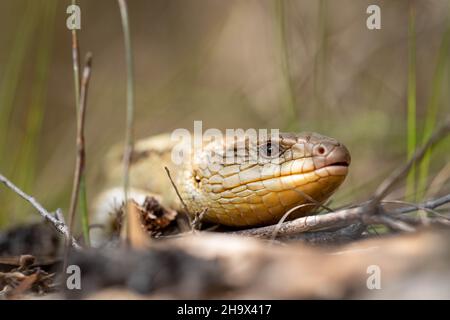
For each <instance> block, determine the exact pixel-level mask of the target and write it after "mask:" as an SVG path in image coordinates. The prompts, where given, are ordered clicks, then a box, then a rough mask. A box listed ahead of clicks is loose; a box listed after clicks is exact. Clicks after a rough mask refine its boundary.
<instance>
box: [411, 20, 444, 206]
mask: <svg viewBox="0 0 450 320" xmlns="http://www.w3.org/2000/svg"><path fill="white" fill-rule="evenodd" d="M449 44H450V25H449V26H448V27H447V30H446V32H445V33H444V36H443V38H442V42H441V47H440V49H439V57H438V60H437V64H436V69H435V71H434V75H433V81H432V88H431V96H430V100H429V102H428V105H427V113H426V117H425V126H424V131H423V138H422V143H424V142H425V141H426V140H428V139H429V137H430V136H431V134H432V133H433V131H434V129H435V125H436V119H437V114H438V110H439V98H440V96H441V89H442V82H443V79H444V75H445V66H446V63H447V62H448V55H449ZM431 155H432V150H431V149H430V150H428V151H427V153H426V154H425V156H424V158H423V160H422V161H421V163H420V164H419V180H418V199H419V200H421V199H422V198H423V197H424V195H425V193H426V186H427V181H428V171H429V166H430V159H431Z"/></svg>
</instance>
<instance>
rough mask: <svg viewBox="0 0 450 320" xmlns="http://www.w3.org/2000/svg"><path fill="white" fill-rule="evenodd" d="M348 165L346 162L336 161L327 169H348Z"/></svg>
mask: <svg viewBox="0 0 450 320" xmlns="http://www.w3.org/2000/svg"><path fill="white" fill-rule="evenodd" d="M348 166H350V163H349V162H348V161H338V162H334V163H331V164H329V165H328V167H348Z"/></svg>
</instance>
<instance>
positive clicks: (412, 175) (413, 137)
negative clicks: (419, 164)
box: [405, 7, 417, 201]
mask: <svg viewBox="0 0 450 320" xmlns="http://www.w3.org/2000/svg"><path fill="white" fill-rule="evenodd" d="M415 16H416V13H415V9H414V7H411V9H410V15H409V26H408V106H407V108H408V109H407V141H406V146H407V160H409V159H410V158H411V157H412V155H413V154H414V151H415V150H416V147H417V129H416V26H415V19H416V17H415ZM415 184H416V168H415V166H413V167H412V168H411V171H410V172H409V174H408V177H407V179H406V191H405V195H406V200H407V201H414V197H415V189H416V185H415Z"/></svg>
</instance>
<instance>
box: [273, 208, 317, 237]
mask: <svg viewBox="0 0 450 320" xmlns="http://www.w3.org/2000/svg"><path fill="white" fill-rule="evenodd" d="M313 205H315V203H303V204H301V205H299V206H296V207H293V208H292V209H290V210H288V211H287V212H286V213H285V214H284V215H283V216H282V217H281V219H280V220H279V221H278V223H277V225H276V228H275V230H274V231H273V234H272V241H274V240H275V239H276V237H277V234H278V231H279V230H280V227H281V224H282V223H283V222H284V220H286V219H287V217H289V215H290V214H291V213H292V212H294V211H296V210H297V209H300V208H304V207H307V206H313Z"/></svg>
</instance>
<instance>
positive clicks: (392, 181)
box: [372, 119, 450, 205]
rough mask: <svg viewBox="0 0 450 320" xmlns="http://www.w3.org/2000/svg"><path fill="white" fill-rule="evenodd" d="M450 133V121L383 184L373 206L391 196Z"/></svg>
mask: <svg viewBox="0 0 450 320" xmlns="http://www.w3.org/2000/svg"><path fill="white" fill-rule="evenodd" d="M449 133H450V119H449V120H447V121H446V122H444V124H443V125H442V126H441V127H440V128H439V129H437V130H436V131H435V132H434V133H433V134H432V135H431V137H430V139H428V141H427V142H426V143H425V144H424V145H423V146H422V147H420V148H419V149H418V150H417V151H416V152H415V153H414V155H413V156H412V157H411V159H410V160H409V161H408V162H407V163H406V164H405V165H404V166H402V167H400V168H398V169H397V170H395V171H394V172H393V173H392V174H391V175H390V176H389V177H388V178H387V179H385V180H384V181H383V183H381V185H380V186H379V187H378V189H377V190H376V191H375V195H374V197H373V198H372V205H378V204H379V203H380V201H381V200H382V199H383V198H384V197H386V196H387V195H388V194H389V192H390V191H391V189H392V188H393V187H394V186H395V185H396V184H397V183H398V182H400V181H401V180H402V179H403V178H404V177H405V176H406V175H407V174H408V172H409V170H411V168H412V167H413V165H414V163H416V162H420V161H421V160H422V158H423V157H424V156H425V154H426V152H427V150H428V149H429V148H431V147H432V146H434V145H435V144H436V143H438V142H440V141H441V140H442V139H443V138H445V137H446V136H447V135H448V134H449Z"/></svg>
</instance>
